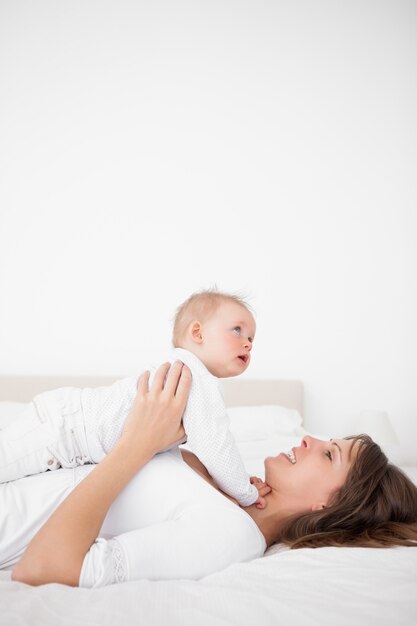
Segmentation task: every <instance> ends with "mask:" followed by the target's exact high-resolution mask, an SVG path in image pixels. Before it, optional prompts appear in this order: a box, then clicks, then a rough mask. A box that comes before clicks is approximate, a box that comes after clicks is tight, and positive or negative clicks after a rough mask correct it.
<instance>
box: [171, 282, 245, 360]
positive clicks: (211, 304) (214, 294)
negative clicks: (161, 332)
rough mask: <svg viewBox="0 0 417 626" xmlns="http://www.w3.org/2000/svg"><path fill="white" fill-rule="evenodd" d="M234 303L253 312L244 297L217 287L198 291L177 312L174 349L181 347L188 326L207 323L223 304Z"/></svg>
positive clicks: (173, 341) (173, 336)
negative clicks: (195, 321)
mask: <svg viewBox="0 0 417 626" xmlns="http://www.w3.org/2000/svg"><path fill="white" fill-rule="evenodd" d="M225 301H226V302H234V303H235V304H239V305H240V306H242V307H244V308H245V309H247V310H248V311H250V312H252V311H251V309H250V306H249V304H248V303H247V302H245V300H244V299H243V297H241V296H238V295H235V294H231V293H224V292H222V291H218V290H217V289H216V288H215V287H213V288H212V289H204V290H203V291H197V292H195V293H193V294H191V296H190V297H189V298H187V300H185V302H183V303H182V304H181V305H180V306H179V307H178V309H177V310H176V313H175V317H174V327H173V332H172V343H173V344H174V347H176V348H178V347H180V344H181V342H182V340H183V338H184V334H185V331H186V329H187V328H188V325H189V324H191V322H193V321H194V320H199V321H205V320H207V319H208V318H209V317H210V316H211V315H213V313H214V312H215V311H216V310H217V309H218V307H219V306H220V305H221V304H222V302H225Z"/></svg>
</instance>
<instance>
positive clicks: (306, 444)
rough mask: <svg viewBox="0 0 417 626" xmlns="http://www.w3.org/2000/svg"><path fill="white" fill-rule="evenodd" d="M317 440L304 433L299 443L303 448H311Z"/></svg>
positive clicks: (318, 440)
mask: <svg viewBox="0 0 417 626" xmlns="http://www.w3.org/2000/svg"><path fill="white" fill-rule="evenodd" d="M319 442H320V439H316V438H315V437H311V435H305V437H303V438H302V439H301V445H302V446H303V448H312V447H314V446H315V445H316V444H317V443H319Z"/></svg>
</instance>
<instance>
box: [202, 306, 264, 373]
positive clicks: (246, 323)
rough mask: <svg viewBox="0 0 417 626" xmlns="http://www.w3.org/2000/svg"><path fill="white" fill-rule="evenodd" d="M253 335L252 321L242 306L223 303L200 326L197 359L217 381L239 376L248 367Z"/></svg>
mask: <svg viewBox="0 0 417 626" xmlns="http://www.w3.org/2000/svg"><path fill="white" fill-rule="evenodd" d="M255 332H256V324H255V320H254V318H253V316H252V314H251V313H250V312H249V311H248V310H247V309H245V307H243V306H241V305H240V304H237V303H236V302H223V303H222V304H221V305H220V306H219V308H218V309H217V310H216V312H215V313H214V315H213V316H212V317H211V318H210V319H209V320H207V321H205V322H204V324H203V327H202V336H203V343H202V344H201V346H200V354H199V358H200V359H201V360H202V361H203V363H204V365H205V366H206V367H207V369H208V370H209V371H210V372H211V373H212V374H213V375H214V376H217V377H218V378H229V377H230V376H238V375H239V374H242V372H244V371H245V370H246V368H247V367H248V365H249V362H250V351H251V350H252V344H253V340H254V337H255Z"/></svg>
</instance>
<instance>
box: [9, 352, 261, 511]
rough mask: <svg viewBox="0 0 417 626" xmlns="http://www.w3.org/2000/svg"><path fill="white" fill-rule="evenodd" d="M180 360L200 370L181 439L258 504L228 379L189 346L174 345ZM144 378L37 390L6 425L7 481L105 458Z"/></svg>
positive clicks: (230, 488) (224, 482)
mask: <svg viewBox="0 0 417 626" xmlns="http://www.w3.org/2000/svg"><path fill="white" fill-rule="evenodd" d="M175 360H180V361H182V362H183V363H185V364H186V365H188V367H189V368H190V369H191V372H192V377H193V381H192V385H191V391H190V395H189V398H188V402H187V406H186V409H185V412H184V415H183V425H184V430H185V433H186V438H185V439H184V440H183V441H181V442H177V444H175V445H178V443H184V442H185V441H187V447H188V448H189V449H190V450H191V451H192V452H194V453H195V454H196V455H197V457H198V458H199V459H200V461H201V462H202V463H203V464H204V465H205V466H206V468H207V470H208V472H209V473H210V474H211V476H212V477H213V478H214V480H215V481H216V483H217V484H218V486H219V487H220V489H222V491H224V492H225V493H227V494H229V495H230V496H232V497H233V498H235V499H236V500H237V501H238V502H239V504H240V505H241V506H249V505H250V504H253V503H254V502H256V500H257V499H258V491H257V489H256V487H255V486H254V485H252V484H251V483H250V480H249V476H248V474H247V472H246V469H245V466H244V464H243V461H242V458H241V456H240V454H239V451H238V448H237V446H236V443H235V440H234V437H233V435H232V433H231V431H230V429H229V418H228V416H227V411H226V407H225V404H224V400H223V394H222V390H221V386H220V385H221V382H220V380H219V379H218V378H216V377H215V376H213V375H212V374H211V373H210V372H209V371H208V369H207V368H206V367H205V365H204V364H203V363H202V362H201V361H200V360H199V359H198V358H197V357H196V356H195V355H194V354H192V353H191V352H189V351H188V350H184V349H182V348H176V349H175V350H173V353H172V355H171V358H170V359H169V361H170V362H171V363H173V362H174V361H175ZM154 373H155V370H154V369H153V370H152V372H151V380H152V378H153V375H154ZM137 380H138V377H137V376H133V377H130V378H125V379H122V380H119V381H117V382H115V383H114V384H113V385H110V386H108V387H98V388H96V389H77V388H73V387H63V388H61V389H56V390H54V391H47V392H45V393H42V394H39V395H38V396H36V397H35V398H34V399H33V401H32V402H31V403H30V405H29V407H28V408H27V409H26V411H25V412H24V413H23V414H22V415H21V416H19V417H18V418H17V419H16V420H14V421H13V422H12V423H11V424H10V425H9V426H7V427H6V428H5V429H3V430H0V482H7V481H11V480H16V479H17V478H22V477H23V476H27V475H31V474H36V473H39V472H44V471H46V470H48V469H57V468H58V467H67V468H68V467H76V466H77V465H83V464H84V463H98V462H100V461H101V460H102V459H103V457H104V456H105V455H106V454H107V453H108V452H110V450H111V449H112V448H113V447H114V445H115V444H116V442H117V440H118V439H119V438H120V435H121V433H122V430H123V425H124V422H125V419H126V417H127V415H128V413H129V410H130V408H131V405H132V403H133V400H134V398H135V396H136V386H137Z"/></svg>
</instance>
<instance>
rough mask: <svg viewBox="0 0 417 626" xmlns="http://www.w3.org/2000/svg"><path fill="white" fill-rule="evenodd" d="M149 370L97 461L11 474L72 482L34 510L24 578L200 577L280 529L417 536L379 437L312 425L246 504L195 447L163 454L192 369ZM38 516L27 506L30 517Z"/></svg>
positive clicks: (331, 537)
mask: <svg viewBox="0 0 417 626" xmlns="http://www.w3.org/2000/svg"><path fill="white" fill-rule="evenodd" d="M148 378H149V375H148V374H145V375H144V376H142V377H141V379H140V381H139V385H138V394H137V398H136V400H135V403H134V406H133V408H132V410H131V413H130V415H129V417H128V419H127V421H126V424H125V428H124V431H123V434H122V437H121V439H120V441H119V442H118V444H117V445H116V447H115V448H114V449H113V450H112V451H111V452H110V453H109V454H108V456H107V457H106V458H105V459H104V460H103V461H101V463H99V464H98V465H97V466H86V467H81V468H76V469H75V470H59V471H58V472H52V473H51V474H49V475H39V476H33V477H29V478H25V479H22V480H21V481H16V483H7V484H6V485H4V486H3V488H4V487H6V488H9V489H11V490H13V489H15V488H17V489H18V493H19V494H20V496H21V487H22V485H23V487H25V486H28V485H29V487H30V490H31V492H32V493H35V490H34V489H32V487H33V486H34V485H35V482H34V481H38V482H37V483H36V484H37V485H40V484H41V482H42V484H43V485H47V484H48V486H49V485H52V481H54V482H56V481H58V480H59V481H63V482H66V483H67V487H66V491H69V495H68V496H67V497H66V498H65V499H63V496H64V495H65V493H64V492H65V489H61V490H59V489H58V490H57V491H56V492H54V491H53V490H48V493H52V497H55V496H54V494H55V493H57V494H58V496H57V502H56V503H55V504H54V503H52V502H47V503H46V505H47V506H46V507H45V511H44V513H43V515H44V516H45V515H49V519H47V520H46V521H45V523H43V525H42V521H43V520H42V519H41V518H42V515H40V516H38V519H37V520H33V519H31V521H32V522H34V521H35V522H36V523H34V524H33V528H32V536H33V539H32V540H31V541H30V542H29V545H28V546H27V548H26V550H25V552H24V554H23V557H22V558H21V559H20V561H19V562H18V563H17V565H16V566H15V568H14V569H13V572H12V578H13V579H14V580H18V581H23V582H27V583H29V584H35V585H36V584H43V583H48V582H60V583H64V584H68V585H73V586H77V585H81V586H99V585H105V584H111V583H113V582H121V581H125V580H134V579H138V578H155V579H162V578H200V577H202V576H204V575H207V574H209V573H211V572H213V571H215V570H218V569H221V568H223V567H226V566H227V565H229V564H231V563H233V562H237V561H242V560H248V559H251V558H255V557H257V556H261V555H262V554H263V552H264V550H265V549H266V547H268V546H270V545H272V544H273V543H275V542H276V541H284V542H286V543H287V544H288V545H290V546H291V547H300V546H302V545H310V546H320V545H364V546H365V545H375V546H381V545H416V544H415V542H416V541H417V488H416V487H415V486H414V485H413V484H412V483H411V481H409V480H408V479H407V478H406V477H405V476H403V475H402V474H401V472H400V471H399V470H398V469H397V468H395V467H392V466H390V465H388V464H387V459H386V457H385V456H384V455H383V454H382V452H381V451H380V449H379V447H378V446H377V445H376V444H374V443H373V442H372V441H371V440H370V439H369V438H367V437H365V436H361V437H360V438H352V439H343V440H332V441H330V442H324V441H319V440H316V439H313V438H312V437H304V438H303V440H302V443H301V446H299V447H298V448H295V449H294V451H292V452H291V453H289V454H280V455H278V457H275V458H272V457H270V458H267V459H266V460H265V482H266V483H267V484H264V485H262V487H261V489H262V491H263V494H264V495H265V497H266V500H267V506H266V508H265V509H262V510H261V509H257V508H256V506H251V507H248V508H247V509H245V510H243V509H241V508H240V507H239V506H238V505H237V503H235V502H233V501H232V500H231V499H230V497H228V496H224V494H222V493H221V492H220V491H219V490H218V489H217V488H216V485H214V484H213V481H212V479H211V477H210V476H209V475H208V474H207V472H206V470H205V468H204V466H202V464H201V463H200V462H199V460H198V459H197V458H196V457H195V456H194V455H192V454H191V453H187V452H182V457H183V458H181V457H180V453H179V452H178V451H177V452H175V451H169V452H165V453H163V454H158V455H157V456H156V457H155V454H156V453H157V452H158V451H159V450H163V449H165V448H167V447H168V446H169V445H170V444H171V443H172V442H175V441H178V440H179V439H181V437H182V436H183V429H182V426H181V415H182V413H183V410H184V407H185V404H186V400H187V397H188V392H189V389H190V382H191V375H190V371H189V370H188V368H186V367H185V366H184V367H183V366H182V364H181V363H175V364H174V365H173V366H172V367H171V368H170V369H169V365H165V366H162V367H161V368H160V369H159V370H158V372H157V374H156V375H155V379H154V383H153V385H152V388H151V390H148ZM145 466H146V467H145ZM139 470H142V471H140V472H139ZM68 472H70V476H71V477H73V476H75V480H78V481H79V482H78V484H77V485H76V486H75V488H72V487H68V478H67V477H68V476H69V474H68ZM81 479H82V480H81ZM17 483H19V484H17ZM135 485H136V487H135ZM38 499H39V498H38ZM22 501H24V498H23V500H22V498H21V502H22ZM59 502H60V503H59ZM155 504H157V506H155ZM23 508H24V507H23ZM54 508H55V510H54V512H53V513H52V514H50V511H51V510H53V509H54ZM16 509H19V507H16ZM30 516H31V512H30V510H29V511H28V513H27V512H26V510H25V509H24V510H23V513H22V514H21V519H22V520H25V519H26V518H30ZM36 524H37V525H38V528H39V530H38V528H35V526H36ZM5 530H6V532H5V534H6V535H7V524H6V528H5ZM26 530H27V529H26ZM36 530H37V532H36ZM3 534H4V533H2V535H3ZM15 534H16V533H15ZM26 534H27V533H26ZM98 535H100V536H101V538H100V539H98V540H96V537H98ZM106 537H107V538H108V539H106ZM113 537H116V538H113ZM26 544H27V542H26ZM25 547H26V545H24V546H20V549H19V548H18V547H15V551H16V550H17V552H19V550H20V552H23V549H24V548H25ZM4 549H7V546H5V548H4ZM3 551H4V550H3V549H2V552H3ZM6 551H7V550H6ZM0 556H1V554H0ZM10 558H11V559H12V558H13V557H12V556H10ZM6 560H7V559H6ZM3 566H4V564H3Z"/></svg>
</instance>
